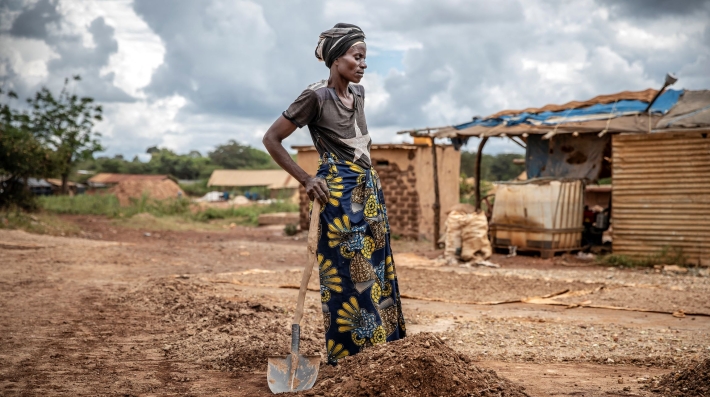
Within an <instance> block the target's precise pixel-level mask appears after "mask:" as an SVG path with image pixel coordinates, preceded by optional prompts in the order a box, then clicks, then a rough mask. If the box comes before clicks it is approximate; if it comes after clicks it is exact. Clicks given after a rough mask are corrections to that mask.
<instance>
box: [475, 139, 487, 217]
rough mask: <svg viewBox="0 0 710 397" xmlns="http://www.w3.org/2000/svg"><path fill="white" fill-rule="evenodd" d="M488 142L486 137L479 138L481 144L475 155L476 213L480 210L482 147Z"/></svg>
mask: <svg viewBox="0 0 710 397" xmlns="http://www.w3.org/2000/svg"><path fill="white" fill-rule="evenodd" d="M487 140H488V137H487V136H484V137H483V138H481V142H480V143H479V144H478V153H476V169H475V172H474V173H475V174H476V175H475V178H476V180H475V181H474V182H475V191H476V211H478V210H480V209H481V157H482V156H483V153H482V152H483V145H485V144H486V141H487Z"/></svg>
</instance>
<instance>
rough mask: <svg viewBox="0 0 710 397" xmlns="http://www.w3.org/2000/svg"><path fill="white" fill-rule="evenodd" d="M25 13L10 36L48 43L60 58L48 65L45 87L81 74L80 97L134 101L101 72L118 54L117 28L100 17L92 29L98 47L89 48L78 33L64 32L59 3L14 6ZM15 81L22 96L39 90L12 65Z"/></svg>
mask: <svg viewBox="0 0 710 397" xmlns="http://www.w3.org/2000/svg"><path fill="white" fill-rule="evenodd" d="M12 7H14V9H16V10H17V9H18V8H19V9H20V10H21V12H20V13H19V15H18V16H17V17H16V18H15V20H14V21H13V23H12V27H11V28H10V30H9V32H8V33H9V34H10V36H13V37H22V38H29V39H37V40H41V41H44V42H45V43H46V44H47V45H48V46H49V48H51V49H52V50H53V51H54V52H55V53H56V55H57V56H58V57H57V58H55V59H52V60H50V61H49V62H48V65H47V69H48V71H49V77H48V79H47V80H46V81H45V82H43V84H44V85H47V86H49V87H50V88H52V89H57V88H58V87H59V86H60V85H61V84H62V83H63V81H64V79H65V78H68V77H71V76H74V75H80V76H81V78H82V82H81V83H79V84H77V87H76V90H77V93H78V94H80V95H87V96H90V97H93V98H94V99H96V100H97V101H98V102H126V101H133V100H134V98H132V97H131V96H130V95H128V94H126V93H125V92H124V91H123V90H121V89H120V88H117V87H116V86H114V84H113V74H112V73H108V74H105V75H103V76H102V75H101V69H102V68H103V67H104V66H106V65H108V62H109V58H110V56H111V55H112V54H114V53H116V52H117V51H118V44H117V42H116V40H115V38H114V29H113V27H111V26H108V25H107V24H106V22H105V21H104V19H103V18H96V19H95V20H93V21H92V22H91V24H90V25H89V26H88V32H89V34H91V37H92V38H93V41H94V44H95V46H94V47H85V46H84V43H83V38H82V37H81V36H80V35H78V34H67V33H62V31H61V24H62V22H63V21H62V16H61V14H60V13H59V12H58V10H57V3H56V2H51V1H49V0H40V1H38V2H37V3H35V4H32V5H30V6H27V5H22V4H21V3H19V2H15V3H13V4H12ZM8 69H10V70H9V71H8V73H9V75H10V76H15V77H14V78H13V81H12V82H13V88H14V89H15V90H16V91H17V92H18V94H20V95H21V96H29V95H31V94H32V93H33V92H34V91H36V90H37V89H38V88H39V87H37V86H35V85H29V84H27V83H25V82H24V81H22V80H21V79H17V78H16V76H17V75H18V73H19V72H20V71H14V70H12V68H11V67H10V66H9V65H8Z"/></svg>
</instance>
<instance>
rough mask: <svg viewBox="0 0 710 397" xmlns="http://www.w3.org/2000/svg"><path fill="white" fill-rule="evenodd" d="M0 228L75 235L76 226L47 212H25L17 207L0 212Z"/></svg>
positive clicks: (77, 229) (57, 234) (77, 228)
mask: <svg viewBox="0 0 710 397" xmlns="http://www.w3.org/2000/svg"><path fill="white" fill-rule="evenodd" d="M0 229H19V230H24V231H26V232H28V233H35V234H49V235H53V236H76V235H79V234H80V233H81V230H80V229H79V227H78V226H76V225H75V224H73V223H69V222H65V221H62V220H61V219H60V218H59V217H57V216H56V215H52V214H47V213H27V212H24V211H22V210H19V209H13V210H8V211H2V212H0Z"/></svg>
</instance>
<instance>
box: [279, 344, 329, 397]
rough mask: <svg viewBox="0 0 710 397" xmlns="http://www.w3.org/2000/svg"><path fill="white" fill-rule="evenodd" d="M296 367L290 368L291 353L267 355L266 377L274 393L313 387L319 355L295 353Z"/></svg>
mask: <svg viewBox="0 0 710 397" xmlns="http://www.w3.org/2000/svg"><path fill="white" fill-rule="evenodd" d="M296 359H297V360H296V363H297V364H296V368H295V371H294V369H293V368H292V364H291V363H292V360H291V354H288V355H286V356H275V357H269V367H268V369H267V370H266V379H267V380H268V383H269V389H271V392H272V393H274V394H278V393H287V392H297V391H301V390H308V389H310V388H312V387H313V384H314V383H316V378H318V368H319V365H320V356H302V355H300V354H297V355H296Z"/></svg>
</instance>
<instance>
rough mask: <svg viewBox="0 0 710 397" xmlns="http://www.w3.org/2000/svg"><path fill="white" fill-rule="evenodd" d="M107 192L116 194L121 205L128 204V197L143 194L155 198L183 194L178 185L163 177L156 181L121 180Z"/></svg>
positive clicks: (166, 197) (162, 198)
mask: <svg viewBox="0 0 710 397" xmlns="http://www.w3.org/2000/svg"><path fill="white" fill-rule="evenodd" d="M109 193H112V194H114V195H116V197H117V198H118V201H119V202H120V203H121V205H128V204H129V203H130V199H132V198H134V199H138V198H141V197H142V196H143V195H144V194H145V195H147V196H148V197H150V198H152V199H155V200H165V199H168V198H177V197H178V194H179V195H184V192H183V191H182V189H180V186H178V184H177V183H175V182H173V181H171V180H170V179H164V180H162V181H158V182H156V181H150V180H144V181H141V180H137V181H136V180H128V181H123V182H120V183H119V184H117V185H116V186H114V187H112V188H111V189H110V190H109Z"/></svg>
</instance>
